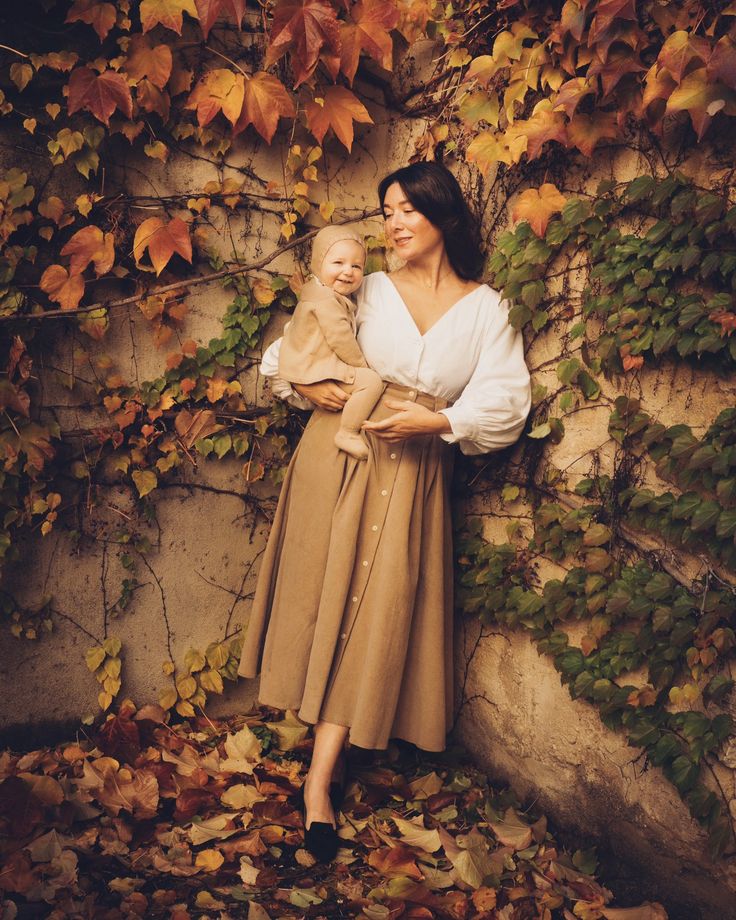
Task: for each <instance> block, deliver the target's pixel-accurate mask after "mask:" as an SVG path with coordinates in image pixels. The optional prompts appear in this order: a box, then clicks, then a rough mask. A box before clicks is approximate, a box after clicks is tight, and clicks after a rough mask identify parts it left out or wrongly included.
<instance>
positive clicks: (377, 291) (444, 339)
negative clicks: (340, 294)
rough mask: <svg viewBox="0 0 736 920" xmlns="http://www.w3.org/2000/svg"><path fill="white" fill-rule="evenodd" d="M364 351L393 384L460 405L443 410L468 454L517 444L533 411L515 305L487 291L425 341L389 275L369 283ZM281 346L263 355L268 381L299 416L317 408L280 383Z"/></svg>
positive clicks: (444, 319)
mask: <svg viewBox="0 0 736 920" xmlns="http://www.w3.org/2000/svg"><path fill="white" fill-rule="evenodd" d="M357 299H358V308H357V312H356V319H357V324H358V344H359V345H360V347H361V349H362V351H363V354H364V355H365V359H366V361H367V362H368V364H369V365H370V366H371V367H372V368H373V369H374V370H375V371H377V372H378V374H380V376H381V377H382V378H383V379H384V380H386V381H388V382H390V383H398V384H401V385H403V386H408V387H412V388H414V389H417V390H420V391H423V392H424V393H429V394H430V395H432V396H440V397H443V398H444V399H447V400H448V401H449V402H451V403H453V405H452V406H449V407H448V408H447V409H442V410H440V411H441V412H442V414H443V415H446V416H447V418H448V420H449V422H450V427H451V428H452V433H451V434H449V433H448V434H443V435H441V437H442V438H443V439H444V440H445V441H447V442H448V443H450V444H453V443H457V444H459V445H460V450H461V451H462V452H463V453H464V454H483V453H486V452H487V451H492V450H500V449H501V448H503V447H508V446H509V445H510V444H513V443H514V442H515V441H516V440H517V438H518V437H519V435H520V434H521V430H522V428H523V427H524V421H525V420H526V417H527V415H528V414H529V408H530V406H531V389H530V385H529V371H528V369H527V366H526V364H525V362H524V343H523V340H522V336H521V333H520V332H517V331H516V330H515V329H513V328H512V327H511V326H510V325H509V322H508V305H507V304H506V302H505V301H502V300H501V298H500V295H499V294H498V292H497V291H494V290H493V289H492V288H491V287H489V286H488V285H487V284H482V285H480V287H478V288H475V289H474V290H473V291H471V292H470V293H469V294H465V296H464V297H461V298H460V300H458V301H456V302H455V303H454V304H453V305H452V306H451V307H450V309H449V310H448V311H447V312H446V313H444V314H443V315H442V316H441V317H440V318H439V319H438V320H437V322H436V323H435V324H434V325H433V326H431V327H430V329H428V330H427V332H425V333H424V335H422V334H421V333H420V332H419V329H418V328H417V326H416V323H415V322H414V319H413V318H412V316H411V314H410V313H409V310H408V308H407V306H406V304H405V303H404V301H403V299H402V297H401V295H400V294H399V292H398V290H397V288H396V286H395V284H394V283H393V281H391V279H390V278H389V276H388V275H387V274H386V273H385V272H374V273H373V274H371V275H368V276H367V277H366V279H365V280H364V282H363V284H362V286H361V287H360V289H359V290H358V296H357ZM280 347H281V339H277V340H276V341H275V342H274V343H273V344H272V345H271V346H270V347H269V348H268V349H267V350H266V352H265V354H264V355H263V360H262V363H261V373H262V374H264V375H265V376H266V377H270V378H271V386H272V389H273V392H274V395H276V396H278V397H279V398H281V399H287V400H288V401H289V402H291V403H292V404H293V405H296V406H298V407H299V408H305V409H311V408H313V405H312V403H310V402H309V400H305V399H302V398H301V397H300V396H298V394H297V393H295V392H294V391H293V390H292V388H291V386H290V385H289V383H287V382H286V381H285V380H282V379H280V378H279V376H278V365H279V348H280Z"/></svg>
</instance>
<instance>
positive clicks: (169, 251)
mask: <svg viewBox="0 0 736 920" xmlns="http://www.w3.org/2000/svg"><path fill="white" fill-rule="evenodd" d="M146 250H148V255H149V256H150V259H151V264H152V265H153V267H154V269H155V270H156V274H157V275H160V274H161V272H162V271H163V269H164V268H165V267H166V265H167V264H168V262H169V259H171V257H172V256H173V254H174V253H175V252H176V253H178V254H179V255H180V256H181V257H182V258H183V259H186V261H187V262H191V261H192V241H191V239H190V237H189V227H188V225H187V224H185V223H184V221H183V220H182V219H181V218H180V217H174V218H172V219H171V220H170V221H169V222H168V224H167V223H165V222H164V221H163V220H162V219H161V218H160V217H149V218H148V219H147V220H144V221H143V223H142V224H141V225H140V227H138V229H137V230H136V232H135V238H134V240H133V255H134V256H135V261H136V264H137V265H139V266H140V261H141V259H142V257H143V254H144V253H145V251H146Z"/></svg>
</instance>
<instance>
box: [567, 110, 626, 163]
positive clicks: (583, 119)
mask: <svg viewBox="0 0 736 920" xmlns="http://www.w3.org/2000/svg"><path fill="white" fill-rule="evenodd" d="M618 134H619V127H618V124H617V121H616V113H615V112H595V113H594V114H593V115H582V114H580V115H576V116H575V117H574V118H573V119H572V120H571V121H570V122H569V123H568V125H567V135H568V137H569V138H570V140H571V141H572V143H573V144H574V145H575V146H576V147H577V148H578V150H579V151H580V152H581V153H583V154H585V156H586V157H589V156H591V155H592V153H593V151H594V150H595V148H596V146H597V144H598V141H600V140H602V139H603V138H604V137H611V138H613V137H618Z"/></svg>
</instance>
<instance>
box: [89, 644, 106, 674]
mask: <svg viewBox="0 0 736 920" xmlns="http://www.w3.org/2000/svg"><path fill="white" fill-rule="evenodd" d="M84 660H85V662H86V664H87V667H88V668H89V670H90V671H96V670H97V668H99V666H100V665H101V664H102V662H103V661H104V660H105V650H104V648H100V647H99V646H95V648H89V649H87V651H86V652H85V653H84Z"/></svg>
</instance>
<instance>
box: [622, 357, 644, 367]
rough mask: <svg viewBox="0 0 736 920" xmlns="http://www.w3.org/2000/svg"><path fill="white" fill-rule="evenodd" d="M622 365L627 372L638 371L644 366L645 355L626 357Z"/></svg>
mask: <svg viewBox="0 0 736 920" xmlns="http://www.w3.org/2000/svg"><path fill="white" fill-rule="evenodd" d="M622 363H623V368H624V370H625V371H635V370H638V369H639V368H640V367H642V366H643V364H644V355H624V357H623V359H622Z"/></svg>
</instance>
